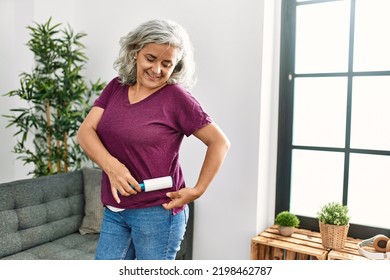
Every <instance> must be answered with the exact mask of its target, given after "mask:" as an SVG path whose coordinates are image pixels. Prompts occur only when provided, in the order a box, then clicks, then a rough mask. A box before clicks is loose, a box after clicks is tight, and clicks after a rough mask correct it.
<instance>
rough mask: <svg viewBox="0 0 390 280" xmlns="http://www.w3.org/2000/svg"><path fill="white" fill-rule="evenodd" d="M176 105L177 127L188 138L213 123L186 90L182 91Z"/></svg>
mask: <svg viewBox="0 0 390 280" xmlns="http://www.w3.org/2000/svg"><path fill="white" fill-rule="evenodd" d="M175 103H176V104H175V106H176V109H175V111H176V114H177V117H176V122H177V126H178V128H179V129H180V131H181V132H183V133H184V134H185V135H186V136H187V137H188V136H190V135H192V134H193V133H195V132H196V131H197V130H199V129H201V128H202V127H204V126H206V125H208V124H210V123H212V119H211V117H210V116H209V115H208V114H207V113H206V112H205V110H204V109H203V107H202V105H201V104H200V103H199V101H198V100H197V99H196V98H195V97H194V96H193V95H191V94H190V93H189V92H187V91H185V90H184V89H183V90H180V92H179V94H178V96H177V98H175Z"/></svg>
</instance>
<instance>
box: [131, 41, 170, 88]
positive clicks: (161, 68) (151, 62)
mask: <svg viewBox="0 0 390 280" xmlns="http://www.w3.org/2000/svg"><path fill="white" fill-rule="evenodd" d="M136 58H137V84H138V85H139V86H143V87H146V88H147V89H150V90H154V89H158V88H160V87H162V86H163V85H165V84H166V82H167V81H168V79H169V78H170V76H171V74H172V72H173V69H174V68H175V65H176V63H177V60H178V51H177V49H176V48H175V47H172V46H169V45H165V44H155V43H150V44H147V45H145V46H144V48H143V49H142V50H141V51H140V52H139V53H138V54H137V56H136Z"/></svg>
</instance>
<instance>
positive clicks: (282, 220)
mask: <svg viewBox="0 0 390 280" xmlns="http://www.w3.org/2000/svg"><path fill="white" fill-rule="evenodd" d="M275 224H276V225H278V226H279V233H280V234H281V235H283V236H290V235H292V234H293V233H294V230H295V228H297V227H298V226H299V224H300V221H299V219H298V217H297V216H296V215H295V214H293V213H290V212H289V211H282V212H280V213H278V214H277V215H276V218H275Z"/></svg>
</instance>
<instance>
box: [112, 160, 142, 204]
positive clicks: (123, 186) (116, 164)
mask: <svg viewBox="0 0 390 280" xmlns="http://www.w3.org/2000/svg"><path fill="white" fill-rule="evenodd" d="M104 171H105V172H106V174H107V176H108V179H109V180H110V185H111V193H112V196H113V197H114V199H115V201H116V202H117V203H118V204H119V203H120V202H121V200H120V198H119V194H120V195H123V196H130V195H135V194H137V193H139V192H141V187H140V185H139V183H138V182H137V181H136V180H135V179H134V177H133V176H132V175H131V173H130V171H129V170H128V169H127V168H126V166H125V165H124V164H123V163H121V162H120V161H119V160H117V159H116V158H112V159H110V161H109V164H108V166H106V168H105V170H104ZM131 186H133V187H134V188H132V187H131Z"/></svg>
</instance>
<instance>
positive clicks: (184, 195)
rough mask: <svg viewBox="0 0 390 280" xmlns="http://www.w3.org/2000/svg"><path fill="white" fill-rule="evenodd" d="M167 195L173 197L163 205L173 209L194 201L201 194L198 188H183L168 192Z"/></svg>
mask: <svg viewBox="0 0 390 280" xmlns="http://www.w3.org/2000/svg"><path fill="white" fill-rule="evenodd" d="M167 196H168V197H169V198H170V199H171V201H170V202H168V203H164V204H163V205H162V206H163V207H164V208H165V209H167V210H171V209H173V208H177V207H181V206H183V205H186V204H188V203H190V202H192V201H194V200H195V199H197V198H199V197H200V196H201V194H200V193H199V191H198V190H197V189H196V188H183V189H181V190H178V191H176V192H168V193H167Z"/></svg>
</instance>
